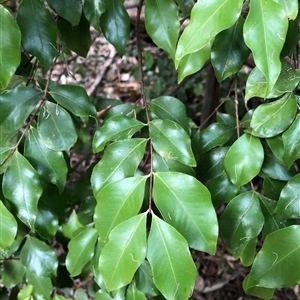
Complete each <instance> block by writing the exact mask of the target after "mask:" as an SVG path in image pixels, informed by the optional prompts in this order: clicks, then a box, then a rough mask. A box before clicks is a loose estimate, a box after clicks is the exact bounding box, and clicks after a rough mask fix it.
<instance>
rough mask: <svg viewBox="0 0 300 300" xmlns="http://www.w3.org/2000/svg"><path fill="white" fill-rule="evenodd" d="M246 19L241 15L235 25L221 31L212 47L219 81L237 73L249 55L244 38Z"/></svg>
mask: <svg viewBox="0 0 300 300" xmlns="http://www.w3.org/2000/svg"><path fill="white" fill-rule="evenodd" d="M243 26H244V19H243V18H242V17H239V19H238V20H237V22H236V23H235V25H234V26H232V27H230V28H228V29H226V30H224V31H222V32H220V33H219V34H218V35H217V36H216V38H215V40H214V43H213V46H212V49H211V63H212V66H213V68H214V70H215V75H216V77H217V79H218V81H219V82H221V81H223V80H224V79H226V78H227V77H229V76H231V75H233V74H235V73H237V72H238V71H239V70H240V69H241V68H242V66H243V63H244V62H245V60H246V59H247V57H248V56H249V53H250V51H249V49H248V48H247V47H246V45H245V42H244V38H243Z"/></svg>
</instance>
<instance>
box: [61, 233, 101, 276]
mask: <svg viewBox="0 0 300 300" xmlns="http://www.w3.org/2000/svg"><path fill="white" fill-rule="evenodd" d="M97 238H98V236H97V231H96V229H94V228H89V227H84V228H83V229H82V230H80V231H79V232H78V234H77V235H75V236H74V237H73V238H72V239H71V241H70V242H69V244H68V249H69V252H68V254H67V257H66V267H67V269H68V271H69V272H70V275H71V276H72V277H74V276H77V275H79V274H80V273H81V271H82V269H83V267H84V266H85V265H86V264H87V263H88V262H89V261H90V260H91V259H92V258H93V256H94V247H95V244H96V241H97Z"/></svg>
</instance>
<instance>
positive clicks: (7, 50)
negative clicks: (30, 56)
mask: <svg viewBox="0 0 300 300" xmlns="http://www.w3.org/2000/svg"><path fill="white" fill-rule="evenodd" d="M0 20H1V21H0V36H1V40H0V57H1V62H0V90H4V89H5V88H6V87H7V85H8V84H9V82H10V80H11V78H12V76H13V75H14V73H15V71H16V69H17V67H18V66H19V64H20V61H21V52H20V46H21V45H20V44H21V32H20V29H19V27H18V25H17V24H16V22H15V21H14V19H13V17H12V15H11V14H10V12H9V11H8V10H6V9H5V8H4V6H3V5H0ZM8 29H9V30H8Z"/></svg>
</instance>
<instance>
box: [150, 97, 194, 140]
mask: <svg viewBox="0 0 300 300" xmlns="http://www.w3.org/2000/svg"><path fill="white" fill-rule="evenodd" d="M148 105H149V109H150V112H151V113H154V114H155V116H156V117H158V118H159V119H161V120H170V121H174V122H176V123H178V124H179V125H180V126H181V127H182V128H183V129H184V130H185V131H186V132H187V133H188V134H190V131H191V129H190V125H189V120H188V117H187V114H186V106H185V105H184V104H183V103H182V102H181V101H180V100H178V99H177V98H175V97H171V96H161V97H157V98H154V99H153V100H151V101H150V102H149V104H148Z"/></svg>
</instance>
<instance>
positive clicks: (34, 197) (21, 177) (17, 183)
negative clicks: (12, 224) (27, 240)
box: [2, 151, 43, 229]
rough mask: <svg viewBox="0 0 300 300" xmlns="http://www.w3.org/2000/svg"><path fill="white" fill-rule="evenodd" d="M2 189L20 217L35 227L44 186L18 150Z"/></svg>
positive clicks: (4, 178)
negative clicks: (38, 204)
mask: <svg viewBox="0 0 300 300" xmlns="http://www.w3.org/2000/svg"><path fill="white" fill-rule="evenodd" d="M2 189H3V195H4V197H5V198H6V199H7V200H9V202H10V203H11V204H12V205H13V206H14V208H15V209H16V211H17V215H18V218H19V219H20V220H21V221H22V222H23V223H25V224H26V225H27V226H29V227H30V228H32V229H33V228H34V222H35V219H36V216H37V214H38V209H37V203H38V200H39V198H40V197H41V195H42V191H43V188H42V186H41V183H40V180H39V176H38V174H37V172H36V171H35V170H34V169H33V167H32V166H31V165H30V163H29V162H28V161H27V159H26V158H25V157H24V156H22V155H21V154H20V153H19V152H17V151H16V152H15V153H14V155H13V157H12V158H11V160H10V165H9V166H8V168H7V170H6V172H5V173H4V176H3V182H2Z"/></svg>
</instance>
